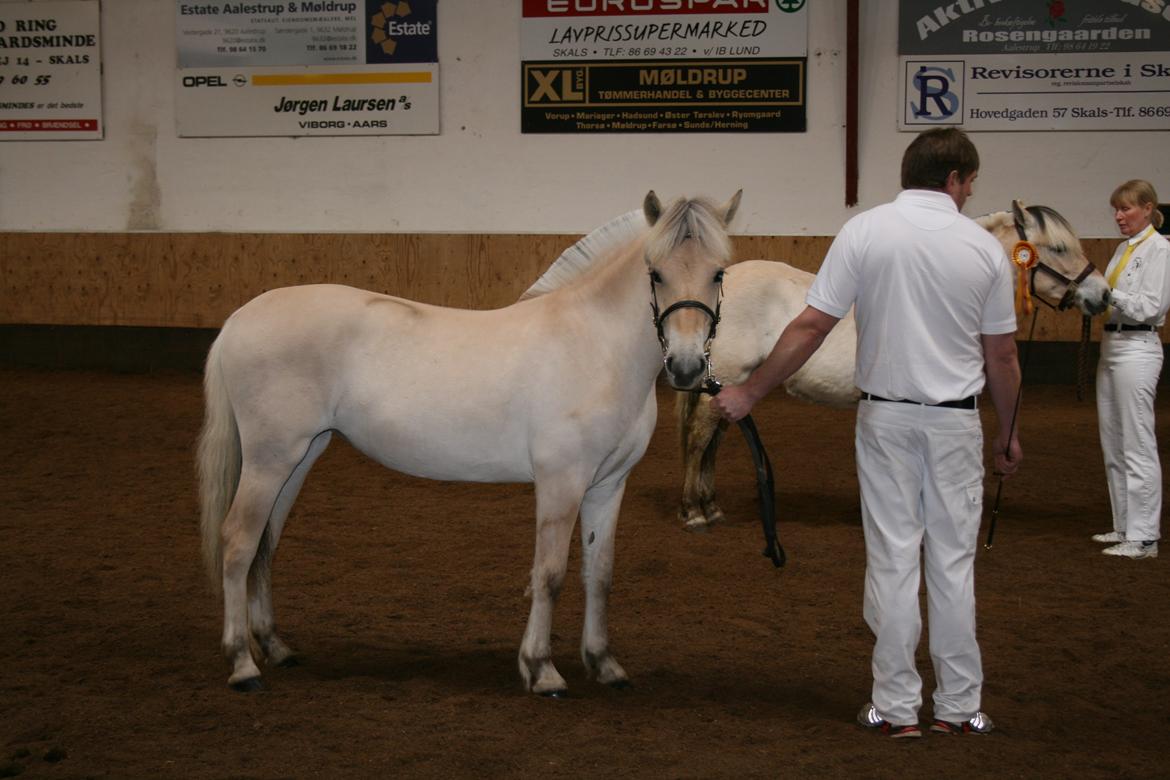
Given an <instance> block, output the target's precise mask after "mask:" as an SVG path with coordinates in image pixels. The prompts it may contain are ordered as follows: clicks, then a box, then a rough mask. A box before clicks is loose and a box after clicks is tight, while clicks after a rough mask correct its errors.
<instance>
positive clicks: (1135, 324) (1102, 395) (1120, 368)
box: [1093, 179, 1170, 558]
mask: <svg viewBox="0 0 1170 780" xmlns="http://www.w3.org/2000/svg"><path fill="white" fill-rule="evenodd" d="M1109 203H1110V205H1112V206H1113V210H1114V213H1113V217H1114V219H1115V220H1116V221H1117V227H1118V229H1119V230H1120V231H1121V234H1122V235H1123V236H1125V237H1126V240H1125V241H1123V242H1122V243H1121V245H1120V246H1118V247H1117V251H1116V252H1114V253H1113V259H1111V260H1110V261H1109V266H1108V267H1107V268H1106V269H1105V278H1106V279H1108V280H1109V286H1110V287H1111V288H1112V290H1111V291H1110V293H1109V309H1108V310H1107V312H1106V317H1107V319H1106V323H1105V332H1104V335H1103V336H1102V340H1101V360H1100V362H1099V363H1098V365H1097V418H1098V424H1099V426H1100V432H1101V449H1102V451H1103V452H1104V454H1105V475H1106V477H1107V479H1108V481H1109V502H1110V504H1111V505H1112V508H1113V530H1112V531H1110V532H1107V533H1102V534H1096V535H1094V536H1093V541H1096V542H1107V543H1111V544H1112V546H1110V547H1106V548H1105V549H1104V550H1103V552H1104V553H1105V554H1106V555H1120V556H1122V557H1125V558H1156V557H1157V556H1158V538H1159V536H1160V535H1161V531H1160V525H1161V517H1162V467H1161V464H1160V463H1159V462H1158V442H1157V440H1156V438H1155V436H1154V396H1155V394H1156V392H1157V386H1158V375H1159V374H1160V373H1161V371H1162V339H1161V337H1160V336H1159V334H1158V329H1159V328H1161V327H1162V323H1163V322H1164V321H1165V319H1166V310H1167V309H1170V242H1167V241H1166V239H1165V238H1164V237H1163V236H1161V235H1159V234H1158V232H1157V228H1159V227H1161V226H1162V213H1161V212H1160V211H1159V210H1158V194H1157V193H1156V192H1155V191H1154V187H1153V185H1151V184H1150V183H1149V182H1147V181H1143V180H1141V179H1133V180H1131V181H1127V182H1125V183H1124V184H1122V185H1121V186H1120V187H1118V188H1117V189H1116V190H1114V191H1113V195H1112V196H1111V197H1110V198H1109Z"/></svg>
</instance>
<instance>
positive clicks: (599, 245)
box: [520, 209, 646, 301]
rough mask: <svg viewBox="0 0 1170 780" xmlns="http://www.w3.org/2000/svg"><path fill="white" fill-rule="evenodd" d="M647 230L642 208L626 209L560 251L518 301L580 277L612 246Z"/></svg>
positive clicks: (622, 243) (615, 247)
mask: <svg viewBox="0 0 1170 780" xmlns="http://www.w3.org/2000/svg"><path fill="white" fill-rule="evenodd" d="M645 231H646V217H645V215H644V214H643V213H642V209H635V210H634V211H629V212H626V213H625V214H622V215H621V216H620V217H617V218H615V219H612V220H610V221H609V222H607V223H605V224H604V225H602V226H601V227H599V228H597V229H596V230H594V231H592V232H590V233H589V234H588V235H586V236H585V237H584V238H582V239H581V240H580V241H578V242H577V243H575V244H573V245H572V246H571V247H569V248H568V249H566V250H565V251H564V252H561V256H560V257H558V258H557V259H556V260H554V261H553V264H552V265H550V266H549V267H548V270H547V271H545V272H544V273H543V274H541V277H540V278H539V279H537V280H536V283H535V284H533V285H532V286H531V287H529V288H528V289H527V290H525V291H524V294H523V295H521V296H520V300H522V301H525V300H528V299H529V298H535V297H537V296H538V295H544V294H545V293H549V292H552V291H553V290H556V289H559V288H561V287H564V286H566V285H567V284H569V283H570V282H573V281H574V280H576V279H578V278H580V277H581V276H582V275H583V274H584V273H585V272H586V271H588V270H589V269H590V268H592V267H593V266H594V265H595V264H596V263H597V261H598V259H599V258H602V257H608V256H609V255H610V254H612V253H613V251H614V250H615V249H617V248H618V247H621V246H625V245H626V244H629V243H630V242H631V241H633V240H634V239H636V238H638V236H640V235H642V234H643V233H644V232H645Z"/></svg>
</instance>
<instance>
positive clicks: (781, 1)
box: [776, 0, 805, 14]
mask: <svg viewBox="0 0 1170 780" xmlns="http://www.w3.org/2000/svg"><path fill="white" fill-rule="evenodd" d="M804 2H805V0H776V7H777V8H779V9H780V10H781V11H783V12H784V13H786V14H794V13H796V12H797V11H799V10H800V9H801V8H804Z"/></svg>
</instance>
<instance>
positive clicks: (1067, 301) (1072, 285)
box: [1016, 222, 1096, 311]
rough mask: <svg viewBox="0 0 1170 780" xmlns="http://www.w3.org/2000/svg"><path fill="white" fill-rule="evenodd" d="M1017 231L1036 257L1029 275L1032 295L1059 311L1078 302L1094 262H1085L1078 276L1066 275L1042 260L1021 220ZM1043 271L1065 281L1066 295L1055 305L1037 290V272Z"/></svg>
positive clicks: (1022, 242)
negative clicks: (1082, 284) (1081, 288)
mask: <svg viewBox="0 0 1170 780" xmlns="http://www.w3.org/2000/svg"><path fill="white" fill-rule="evenodd" d="M1016 233H1017V234H1018V235H1019V237H1020V244H1026V245H1027V248H1028V249H1030V250H1031V251H1032V256H1033V257H1034V258H1035V259H1036V260H1035V264H1034V265H1032V267H1031V271H1032V273H1031V275H1030V277H1029V282H1028V286H1029V289H1030V290H1031V291H1032V295H1033V296H1034V297H1035V298H1037V299H1038V300H1039V301H1040V302H1041V303H1043V304H1044V305H1045V306H1047V307H1049V308H1051V309H1056V310H1058V311H1064V310H1065V309H1067V308H1069V307H1071V306H1072V305H1073V304H1074V303H1075V302H1076V293H1077V288H1078V287H1080V285H1081V282H1083V281H1085V279H1087V278H1089V274H1091V273H1093V271H1094V270H1096V269H1095V267H1094V266H1093V264H1092V263H1088V262H1087V263H1085V267H1084V269H1083V270H1082V271H1081V272H1080V273H1079V274H1078V275H1077V276H1076V278H1072V277H1069V276H1065V275H1064V274H1063V273H1061V272H1060V271H1057V270H1056V269H1055V268H1053V267H1052V266H1050V265H1048V264H1047V263H1044V262H1041V260H1040V253H1039V252H1037V251H1036V246H1035V244H1033V243H1032V242H1031V241H1029V240H1028V235H1027V234H1026V233H1025V232H1024V227H1023V225H1021V224H1020V223H1019V222H1017V223H1016ZM1020 244H1017V245H1016V246H1017V247H1019V246H1020ZM1041 271H1043V272H1044V273H1045V274H1047V275H1049V276H1051V277H1053V278H1055V279H1057V280H1058V281H1060V282H1061V283H1063V284H1064V285H1065V291H1064V295H1062V296H1061V298H1060V301H1059V302H1058V303H1056V304H1055V305H1054V304H1051V303H1049V302H1048V301H1047V300H1046V299H1045V298H1044V296H1042V295H1041V294H1040V293H1039V292H1037V291H1036V274H1037V273H1039V272H1041Z"/></svg>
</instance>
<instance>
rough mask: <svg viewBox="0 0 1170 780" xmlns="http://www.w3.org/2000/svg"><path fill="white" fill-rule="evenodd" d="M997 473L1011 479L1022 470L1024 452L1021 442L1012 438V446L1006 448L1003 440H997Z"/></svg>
mask: <svg viewBox="0 0 1170 780" xmlns="http://www.w3.org/2000/svg"><path fill="white" fill-rule="evenodd" d="M994 446H995V473H996V474H1002V475H1003V476H1005V477H1010V476H1011V475H1012V474H1015V473H1016V472H1017V471H1018V470H1019V468H1020V461H1022V460H1023V459H1024V450H1023V448H1022V447H1020V440H1019V439H1017V438H1016V437H1015V436H1013V437H1012V442H1011V445H1010V446H1008V447H1005V446H1004V444H1003V439H1001V438H996V440H995V445H994Z"/></svg>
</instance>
